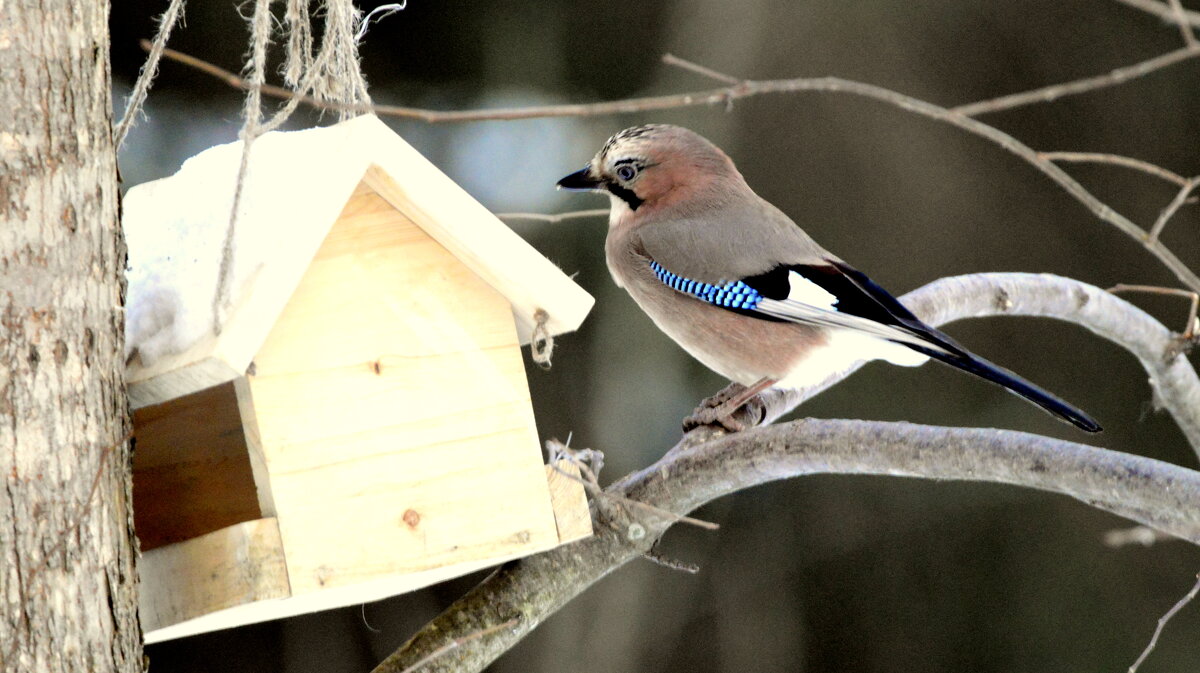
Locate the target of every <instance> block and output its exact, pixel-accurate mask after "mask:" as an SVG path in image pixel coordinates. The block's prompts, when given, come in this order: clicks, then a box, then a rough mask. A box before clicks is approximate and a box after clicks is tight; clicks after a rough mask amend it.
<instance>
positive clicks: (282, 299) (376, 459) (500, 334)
mask: <svg viewBox="0 0 1200 673" xmlns="http://www.w3.org/2000/svg"><path fill="white" fill-rule="evenodd" d="M240 159H241V145H240V143H235V144H232V145H225V146H220V147H216V148H212V149H210V150H207V151H205V152H204V153H202V154H200V155H198V156H197V157H194V158H193V159H191V160H189V161H188V163H186V164H185V165H184V167H183V168H182V169H181V170H180V172H179V173H177V174H176V175H174V176H172V177H169V178H166V179H163V180H159V181H156V182H152V183H148V184H146V185H142V186H139V187H135V188H133V189H132V190H130V192H129V193H128V195H127V196H126V199H125V202H124V220H125V223H126V227H127V230H128V231H129V238H130V250H131V253H130V263H131V265H132V267H133V271H131V276H132V275H133V273H135V272H136V270H137V268H138V266H137V265H138V263H139V260H138V244H137V239H136V238H135V233H136V232H137V231H147V232H153V231H155V227H157V226H161V223H158V222H155V221H154V220H155V218H159V219H161V216H160V215H157V213H161V212H164V211H165V212H178V211H179V210H180V209H181V208H183V209H187V210H189V211H194V210H197V209H200V210H203V209H204V208H205V207H206V206H205V204H207V203H211V204H212V207H211V209H210V210H211V213H210V214H209V215H210V216H211V218H212V219H214V220H215V223H214V224H213V225H212V226H216V227H220V228H221V231H222V232H223V231H224V227H226V226H227V225H228V221H229V217H228V213H229V210H230V206H231V203H232V185H233V184H234V181H235V178H236V175H237V172H238V165H239V162H240ZM213 175H219V176H223V177H221V179H219V180H216V179H212V176H213ZM205 195H211V198H210V197H208V196H205ZM183 199H191V201H189V202H188V203H191V204H194V205H190V206H189V205H180V203H179V202H180V201H181V200H183ZM241 206H242V207H241V208H240V209H239V217H238V220H237V223H236V228H237V230H238V232H239V234H238V235H239V236H241V235H242V234H243V233H246V232H249V233H247V234H246V235H248V236H251V237H252V236H253V235H255V234H254V232H256V231H257V232H261V231H264V230H265V231H267V232H268V234H267V236H266V237H265V240H267V241H269V243H268V244H267V245H263V246H259V247H260V250H259V253H261V257H262V259H260V260H254V261H250V262H248V261H247V260H246V259H244V258H240V257H242V256H244V255H246V254H249V252H247V251H249V250H250V249H252V248H253V246H252V245H250V244H247V245H246V246H243V247H244V248H245V250H244V249H243V247H238V248H236V249H235V250H234V253H233V254H234V263H233V265H234V266H235V267H237V265H239V264H241V265H242V266H243V267H245V268H246V269H248V270H247V271H245V272H244V273H243V274H242V275H243V276H244V278H245V281H244V282H242V283H240V285H239V286H235V287H234V288H233V290H232V294H231V298H230V299H229V301H228V302H227V306H224V307H222V308H218V309H216V310H217V311H220V313H222V314H223V315H222V317H221V319H220V321H219V322H220V329H219V330H215V329H210V330H207V331H206V332H205V334H204V336H203V337H202V338H200V339H199V340H197V341H196V342H195V343H193V344H186V345H184V346H179V347H176V348H174V349H173V350H172V349H170V348H167V349H160V350H163V351H164V352H163V353H161V354H159V355H158V356H157V357H155V358H152V359H150V361H147V360H148V358H146V357H145V354H146V351H142V352H135V353H133V354H132V355H131V360H130V365H129V368H128V373H127V378H128V381H129V391H130V397H131V399H132V403H133V406H134V408H135V413H134V423H135V437H136V441H137V444H136V447H137V449H136V457H135V464H134V519H135V524H136V530H137V533H138V536H139V538H140V540H141V544H142V551H143V557H142V562H141V564H140V570H141V577H142V596H141V616H142V621H143V627H144V629H145V633H146V641H147V642H156V641H161V640H166V639H170V638H177V637H181V636H186V635H191V634H195V633H201V632H205V631H212V630H216V629H222V628H227V627H231V626H237V625H241V624H247V623H251V622H256V621H262V620H267V619H275V618H278V617H285V616H289V615H295V614H300V613H305V612H312V611H316V610H322V609H328V608H332V607H338V606H343V605H351V604H355V603H361V602H365V601H372V600H377V599H380V598H384V597H388V596H392V595H395V594H398V593H402V592H405V591H410V590H413V589H416V588H419V587H422V586H425V585H428V584H431V583H434V582H438V581H441V580H445V579H448V578H450V577H455V576H458V575H462V574H464V573H467V572H471V571H473V570H477V569H480V568H484V567H487V566H491V565H495V564H498V563H500V562H502V561H505V560H509V559H513V558H517V557H521V556H525V555H528V554H532V553H535V552H540V551H544V550H547V549H550V548H553V547H555V546H558V545H561V544H564V543H566V542H570V541H572V540H576V539H579V538H581V537H585V536H587V535H590V534H591V521H590V517H589V515H588V508H587V503H586V501H585V497H584V494H583V491H582V488H581V486H580V485H579V484H578V483H577V482H575V481H573V480H571V479H569V478H566V477H564V476H563V475H562V474H561V473H559V472H557V471H556V470H554V469H552V468H551V467H549V466H545V465H543V461H542V458H541V451H540V448H539V442H538V435H537V431H536V428H535V426H534V419H533V411H532V407H531V405H530V396H529V388H528V384H527V382H526V379H525V370H524V366H523V362H522V354H521V352H520V345H521V343H523V342H528V341H529V339H530V335H531V333H532V331H533V329H534V326H535V322H536V320H535V317H534V316H535V313H536V312H537V311H538V310H539V309H542V310H544V311H545V314H546V315H547V316H548V317H549V320H548V323H546V328H547V329H548V331H549V332H550V333H551V334H557V333H562V332H565V331H570V330H573V329H575V328H576V327H577V326H578V325H579V324H580V322H582V320H583V318H584V316H585V315H586V314H587V312H588V311H589V310H590V308H591V305H592V301H593V300H592V298H591V297H590V296H588V295H587V293H585V292H584V291H583V290H582V289H580V288H579V287H577V286H576V285H575V284H574V283H572V282H571V281H570V280H569V279H568V278H567V277H566V276H565V275H564V274H563V273H562V272H561V271H560V270H559V269H558V268H557V267H556V266H554V264H552V263H551V262H550V261H548V260H546V259H545V258H544V257H542V256H541V255H540V254H539V253H537V252H536V251H535V250H534V249H532V248H531V247H529V246H528V245H527V244H526V243H525V242H524V241H522V240H521V239H520V238H519V237H518V236H516V235H515V234H514V233H513V232H512V231H511V230H509V229H508V228H507V227H506V226H504V225H503V224H502V223H501V222H500V221H499V220H497V219H496V218H495V217H494V216H493V215H492V214H491V213H489V212H488V211H487V210H486V209H485V208H483V206H481V205H480V204H479V203H477V202H476V201H475V200H473V199H472V198H471V197H470V196H469V195H467V194H466V192H464V191H463V190H462V189H461V188H460V187H458V186H457V185H456V184H454V183H453V182H452V181H451V180H450V179H449V178H447V177H446V176H445V175H443V174H442V173H441V172H440V171H438V170H437V169H436V168H435V167H434V166H433V165H432V164H431V163H429V162H428V161H427V160H426V159H425V158H423V157H422V156H421V155H420V154H418V153H417V152H416V151H415V150H413V149H412V148H411V147H410V146H409V145H408V144H406V143H405V142H404V141H403V140H402V139H401V138H400V137H399V136H397V135H396V134H395V133H393V132H392V131H391V130H390V129H388V128H387V127H386V126H385V125H384V124H383V123H382V122H380V121H379V120H378V119H377V118H375V117H373V116H363V117H358V118H356V119H353V120H351V121H348V122H343V123H341V124H338V125H336V126H332V127H328V128H322V129H313V130H309V131H301V132H295V133H271V134H267V135H265V136H263V137H261V138H259V139H258V140H257V141H256V142H255V144H254V146H253V148H252V152H251V163H250V170H249V173H248V178H247V181H246V183H245V187H244V190H243V194H242V201H241ZM172 209H174V210H172ZM222 209H223V212H224V216H222V215H221V212H222ZM192 214H193V215H194V213H192ZM189 216H190V215H189ZM199 216H201V217H202V216H204V215H203V214H200V215H199ZM177 254H184V255H186V254H191V252H190V251H187V250H184V251H177ZM209 261H210V262H212V264H211V266H212V268H213V269H214V272H215V269H216V266H217V265H216V262H215V261H214V260H209ZM233 275H234V276H236V275H237V273H234V274H233ZM212 282H215V281H212ZM131 283H132V281H131ZM164 291H168V290H163V289H162V288H157V289H155V290H154V292H158V293H159V294H160V295H161V293H162V292H164ZM134 294H135V293H134V287H133V285H132V284H131V296H130V302H131V304H130V306H131V310H132V307H133V304H132V302H134V301H136V300H137V297H136V296H134ZM171 296H175V295H171ZM160 299H161V296H160ZM167 303H170V302H167ZM207 310H209V309H208V308H207V307H204V308H203V309H201V311H202V312H203V311H207ZM168 322H169V321H168Z"/></svg>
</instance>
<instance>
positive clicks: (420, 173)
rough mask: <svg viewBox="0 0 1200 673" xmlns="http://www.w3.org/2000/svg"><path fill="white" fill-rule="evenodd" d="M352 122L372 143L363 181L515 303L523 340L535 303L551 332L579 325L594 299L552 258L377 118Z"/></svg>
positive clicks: (526, 337)
mask: <svg viewBox="0 0 1200 673" xmlns="http://www.w3.org/2000/svg"><path fill="white" fill-rule="evenodd" d="M347 123H348V124H354V125H356V127H357V129H358V131H359V132H360V133H361V134H362V137H363V138H370V139H371V144H372V146H373V147H374V148H375V151H374V152H372V154H371V157H372V163H373V164H374V165H373V166H372V167H371V168H370V169H368V170H367V175H366V178H365V180H366V183H367V184H368V185H370V186H371V187H372V188H373V189H375V190H376V191H377V192H379V194H380V195H381V196H383V198H385V199H386V200H387V201H388V202H389V203H391V204H392V206H393V207H395V208H396V209H397V210H399V211H400V212H402V213H404V214H405V215H407V216H408V217H409V218H411V219H412V220H413V221H414V222H416V223H417V224H418V225H419V226H420V227H421V228H422V229H424V230H425V231H426V232H427V233H428V234H429V235H430V236H432V237H433V238H434V240H436V241H437V242H438V243H441V244H442V245H443V246H444V247H445V248H446V249H447V250H449V251H450V252H451V253H453V254H454V255H455V256H457V257H458V258H459V259H461V260H462V261H463V263H464V264H466V265H467V266H468V267H469V268H470V269H471V270H473V271H474V272H475V273H477V274H478V275H479V277H480V278H482V279H484V281H486V282H487V283H488V284H490V285H491V286H492V287H493V288H495V289H496V290H497V291H499V292H500V293H501V294H503V295H504V296H505V297H506V298H507V299H508V301H509V303H510V304H512V310H513V315H514V316H515V318H516V320H517V332H518V334H519V336H520V339H521V343H528V342H529V337H530V334H531V332H532V330H533V326H534V322H535V321H534V318H533V314H534V312H535V311H537V310H538V309H539V308H543V309H545V310H546V311H547V312H548V313H549V315H550V321H549V323H548V328H549V330H550V332H551V333H552V334H560V333H563V332H571V331H574V330H576V329H578V328H579V325H580V324H581V323H582V322H583V319H584V318H585V317H586V316H587V314H588V312H589V311H591V309H592V305H593V304H594V303H595V299H593V298H592V296H591V295H589V294H588V293H587V292H586V291H584V290H583V288H581V287H579V286H578V285H576V284H575V283H574V282H573V281H572V280H571V279H570V278H569V277H568V276H567V275H566V274H565V273H563V271H562V270H561V269H559V268H558V267H557V266H555V265H554V263H553V262H551V261H550V260H548V259H546V258H545V257H543V256H542V255H541V253H539V252H538V251H537V250H535V249H534V248H533V247H532V246H530V245H529V244H528V243H526V242H525V241H524V240H522V239H521V237H520V236H518V235H517V234H516V233H515V232H513V231H512V230H511V229H509V228H508V227H507V226H506V225H505V224H504V223H503V222H501V221H500V220H498V219H497V218H496V216H495V215H493V214H492V213H491V212H489V211H488V210H487V208H484V207H483V206H482V205H481V204H480V203H479V202H478V201H476V200H475V199H473V198H471V196H470V195H469V194H467V193H466V191H464V190H463V188H462V187H460V186H458V185H457V184H456V183H455V182H454V181H453V180H451V179H450V178H449V177H447V176H446V175H445V174H443V173H442V172H441V171H439V170H438V169H437V167H435V166H434V165H433V164H432V163H430V162H429V160H428V159H426V158H425V157H423V156H421V154H420V153H419V152H417V151H416V150H415V149H413V148H412V147H411V146H410V145H409V144H408V143H406V142H404V140H403V139H402V138H400V136H398V135H396V134H395V133H393V132H392V131H391V130H390V129H389V128H388V127H387V126H386V125H385V124H384V123H383V122H381V121H380V120H379V118H378V117H375V116H372V115H363V116H361V117H357V118H355V119H353V120H351V121H350V122H347Z"/></svg>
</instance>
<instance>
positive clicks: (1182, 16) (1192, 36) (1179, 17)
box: [1169, 0, 1197, 47]
mask: <svg viewBox="0 0 1200 673" xmlns="http://www.w3.org/2000/svg"><path fill="white" fill-rule="evenodd" d="M1169 2H1170V4H1171V12H1172V13H1173V14H1174V17H1175V22H1176V23H1177V24H1178V25H1179V33H1180V35H1182V36H1183V43H1184V44H1185V45H1187V46H1189V47H1195V46H1197V45H1196V33H1194V32H1192V24H1190V23H1188V20H1187V14H1186V13H1185V12H1184V10H1183V3H1181V2H1179V0H1169Z"/></svg>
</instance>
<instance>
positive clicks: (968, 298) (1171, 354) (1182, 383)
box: [762, 273, 1200, 455]
mask: <svg viewBox="0 0 1200 673" xmlns="http://www.w3.org/2000/svg"><path fill="white" fill-rule="evenodd" d="M901 300H902V301H903V302H904V305H905V306H908V307H909V308H910V309H911V310H912V311H913V313H916V314H917V316H919V317H920V318H921V319H922V320H924V321H925V322H927V323H929V324H931V325H934V326H938V325H944V324H946V323H950V322H953V321H955V320H960V319H962V318H983V317H990V316H997V315H1014V316H1037V317H1042V318H1054V319H1056V320H1062V321H1066V322H1070V323H1074V324H1076V325H1079V326H1081V327H1085V328H1087V329H1088V330H1089V331H1091V332H1092V333H1094V334H1096V335H1097V336H1099V337H1102V338H1104V339H1107V340H1108V341H1111V342H1113V343H1115V344H1117V345H1118V346H1121V347H1122V348H1124V349H1125V350H1127V351H1129V352H1130V353H1131V354H1132V355H1133V356H1134V357H1136V358H1137V359H1138V361H1139V362H1140V363H1141V365H1142V368H1143V369H1145V370H1146V373H1147V375H1148V379H1149V383H1150V386H1151V388H1152V389H1153V398H1154V399H1155V400H1158V401H1159V402H1160V403H1161V404H1162V405H1163V407H1164V408H1165V409H1166V410H1167V411H1168V412H1169V413H1170V414H1171V416H1172V417H1173V418H1174V419H1175V423H1176V424H1177V425H1178V426H1179V429H1180V430H1181V431H1182V432H1183V434H1184V436H1185V437H1186V438H1187V440H1188V442H1189V444H1191V446H1192V449H1193V450H1194V451H1195V452H1196V453H1197V455H1200V378H1198V377H1197V376H1196V370H1194V369H1193V368H1192V366H1191V363H1189V362H1188V360H1187V358H1186V357H1183V356H1182V355H1181V354H1180V351H1179V348H1178V344H1177V343H1176V339H1175V335H1174V334H1173V333H1172V332H1171V330H1169V329H1167V328H1166V327H1164V326H1163V324H1162V323H1160V322H1158V321H1157V320H1155V319H1154V318H1153V317H1151V316H1150V315H1149V314H1147V313H1146V312H1144V311H1142V310H1141V309H1139V308H1137V307H1136V306H1134V305H1132V304H1130V303H1129V302H1127V301H1125V300H1123V299H1121V298H1119V297H1116V296H1114V295H1112V294H1110V293H1109V292H1106V291H1105V290H1102V289H1100V288H1098V287H1095V286H1093V285H1088V284H1087V283H1081V282H1079V281H1075V280H1071V279H1069V278H1062V277H1059V276H1052V275H1049V274H1030V273H982V274H971V275H967V276H955V277H952V278H943V279H941V280H938V281H935V282H933V283H930V284H929V285H926V286H925V287H922V288H920V289H918V290H914V291H913V292H910V293H908V294H906V295H904V296H903V297H901ZM855 369H857V367H854V368H851V369H849V370H847V371H846V372H843V373H842V374H839V375H837V376H834V377H832V378H830V379H829V380H827V381H825V382H824V383H822V384H820V385H817V386H813V387H811V388H807V389H804V390H798V391H788V392H784V391H779V390H772V391H768V392H769V393H770V394H768V395H764V396H763V397H762V400H763V403H764V405H765V406H766V415H765V417H764V421H763V422H770V421H772V420H775V419H777V418H779V417H780V416H782V415H783V414H786V413H787V412H789V411H791V410H792V409H793V408H794V407H795V406H796V405H798V404H800V403H801V402H803V401H804V400H807V399H809V398H811V397H813V396H815V395H816V394H818V393H820V392H822V391H823V390H825V389H826V388H828V387H830V386H832V385H834V384H835V383H837V382H838V381H840V380H842V379H843V378H845V376H847V375H849V374H850V373H851V372H853V371H854V370H855ZM1097 375H1099V374H1097Z"/></svg>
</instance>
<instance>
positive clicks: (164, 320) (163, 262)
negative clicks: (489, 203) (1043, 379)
mask: <svg viewBox="0 0 1200 673" xmlns="http://www.w3.org/2000/svg"><path fill="white" fill-rule="evenodd" d="M241 155H242V144H241V143H240V142H235V143H230V144H227V145H218V146H216V147H212V148H210V149H207V150H205V151H203V152H201V153H200V154H198V155H196V156H194V157H192V158H190V159H188V160H187V161H186V162H184V164H183V166H182V167H181V168H180V169H179V171H178V172H177V173H176V174H175V175H172V176H171V177H168V178H163V179H161V180H156V181H153V182H149V183H146V184H143V185H138V186H136V187H134V188H132V189H130V190H129V192H128V193H127V194H126V196H125V199H124V202H123V214H122V224H123V225H124V228H125V236H126V240H127V242H128V246H129V270H128V274H127V276H128V281H129V289H128V294H127V299H126V355H127V357H129V358H131V359H130V361H129V366H128V371H127V379H128V381H129V383H130V397H131V400H132V402H133V405H134V407H140V406H145V405H147V404H154V403H157V402H160V401H163V400H166V399H171V398H173V397H178V396H180V395H184V394H187V393H190V392H194V391H197V390H201V389H203V388H206V387H209V386H212V385H216V384H218V383H223V382H225V381H229V380H232V379H233V378H236V377H237V376H240V375H242V374H243V373H244V372H245V370H246V367H248V366H249V364H250V362H251V360H252V359H253V357H254V355H255V353H256V352H257V351H258V348H259V347H260V346H261V345H262V343H263V341H264V340H265V339H266V337H267V334H268V333H269V331H270V329H271V326H272V325H273V324H274V322H275V320H276V319H277V318H278V317H279V315H280V313H281V312H282V311H283V308H284V306H285V305H286V304H287V301H288V299H289V298H290V297H291V294H292V292H293V291H294V290H295V288H296V286H297V285H298V283H299V282H300V279H301V277H302V276H303V274H304V271H305V269H306V268H307V267H308V264H309V263H310V262H311V260H312V258H313V256H314V255H315V254H316V252H317V249H318V248H319V247H320V245H321V243H322V241H323V240H324V238H325V236H326V234H327V233H328V231H329V229H330V227H331V226H332V225H333V223H334V222H335V221H336V220H337V217H338V215H339V214H340V213H341V211H342V208H343V206H345V204H346V202H347V200H349V198H350V195H351V194H352V193H353V191H354V189H355V187H356V186H357V185H358V184H359V182H361V181H363V180H364V176H365V178H366V181H367V183H368V185H370V186H371V187H372V188H373V189H375V191H377V192H378V193H379V194H380V195H381V196H382V197H383V198H384V199H386V200H387V201H388V202H390V203H391V204H392V205H393V206H395V207H396V208H397V209H398V210H400V211H402V212H403V213H404V214H405V215H407V216H408V217H409V218H410V219H412V220H413V221H414V222H415V223H416V224H417V225H419V226H421V227H422V228H423V229H425V231H426V232H427V233H428V234H429V235H430V236H432V237H433V238H434V239H435V240H437V241H438V242H439V243H441V244H442V245H443V246H445V247H446V248H447V249H448V250H449V251H450V252H452V253H453V254H455V255H456V256H457V257H458V258H459V259H460V260H462V261H463V263H464V264H466V265H467V266H469V267H470V268H471V269H472V270H474V271H475V272H476V273H477V274H478V275H479V276H480V277H481V278H482V279H483V280H484V281H486V282H488V283H489V284H490V285H492V286H493V287H494V288H495V289H496V290H497V291H499V292H500V293H501V294H503V295H504V296H505V297H506V298H507V299H508V300H509V302H511V303H512V305H513V314H514V316H515V318H516V322H517V329H518V333H519V334H520V337H521V340H522V342H523V343H525V342H528V341H529V338H530V334H531V332H532V329H533V325H534V323H535V320H534V318H533V314H534V312H535V311H536V310H537V309H538V308H543V309H545V310H546V312H547V313H548V314H549V316H550V320H549V323H548V325H547V327H548V329H549V331H550V332H551V333H552V334H560V333H562V332H568V331H572V330H574V329H576V328H577V327H578V326H579V324H580V323H581V322H582V321H583V318H584V317H585V316H586V315H587V313H588V311H590V310H591V306H592V304H593V302H594V300H593V299H592V297H591V296H590V295H588V294H587V293H586V292H585V291H584V290H583V289H582V288H580V287H579V286H577V285H575V283H573V282H572V281H571V280H570V279H569V278H568V277H567V276H566V275H565V274H564V273H563V272H562V271H561V270H560V269H558V267H556V266H555V265H554V264H553V263H552V262H550V261H549V260H547V259H546V258H545V257H543V256H542V255H541V254H540V253H538V252H537V251H536V250H534V249H533V248H532V247H531V246H529V245H528V244H527V243H525V242H524V241H523V240H522V239H521V238H520V237H519V236H517V235H516V234H515V233H513V231H512V230H510V229H509V228H508V227H507V226H505V225H504V224H503V223H502V222H500V221H499V220H498V219H496V217H495V216H494V215H492V214H491V213H490V212H488V211H487V209H486V208H484V207H483V206H482V205H480V204H479V203H478V202H477V201H475V200H474V199H473V198H471V196H470V195H468V194H467V193H466V192H465V191H463V190H462V189H461V188H460V187H459V186H458V185H456V184H455V183H454V182H453V181H452V180H450V179H449V178H448V177H446V176H445V175H444V174H442V173H441V171H439V170H438V169H437V168H436V167H435V166H434V165H433V164H431V163H430V162H429V161H428V160H426V159H425V158H424V157H422V156H421V155H420V154H419V153H418V152H417V151H416V150H414V149H413V148H412V147H411V146H409V145H408V144H407V143H405V142H404V141H403V140H402V139H401V138H400V137H399V136H398V135H396V134H395V133H394V132H393V131H391V129H389V128H388V127H387V126H386V125H384V124H383V122H381V121H380V120H379V119H378V118H376V117H374V116H372V115H364V116H361V117H357V118H355V119H352V120H349V121H346V122H342V123H340V124H337V125H334V126H330V127H325V128H315V129H309V130H305V131H293V132H272V133H268V134H265V135H263V136H261V137H260V138H258V139H257V140H255V142H254V145H253V147H252V148H251V152H250V163H249V170H248V173H247V178H246V182H245V185H244V187H243V191H242V195H241V200H240V203H239V209H238V210H239V212H238V220H237V226H236V231H235V234H234V237H233V241H232V256H231V259H230V267H229V268H230V271H229V273H230V275H229V289H228V292H227V294H226V296H227V299H228V301H227V302H226V304H227V305H224V306H220V307H218V308H217V309H216V310H214V299H215V295H216V292H217V282H218V281H217V278H218V274H219V269H220V265H221V258H222V255H223V250H224V246H225V238H226V232H227V231H228V227H229V220H230V211H231V209H232V203H233V191H234V185H235V182H236V177H237V173H238V168H239V165H240V163H241ZM368 169H371V170H368ZM218 313H219V318H217V319H218V320H219V321H220V330H219V334H218V333H217V332H218V331H217V330H214V322H215V321H214V316H215V315H216V314H218Z"/></svg>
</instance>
